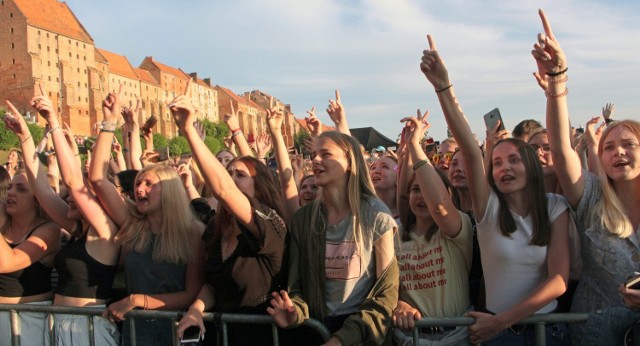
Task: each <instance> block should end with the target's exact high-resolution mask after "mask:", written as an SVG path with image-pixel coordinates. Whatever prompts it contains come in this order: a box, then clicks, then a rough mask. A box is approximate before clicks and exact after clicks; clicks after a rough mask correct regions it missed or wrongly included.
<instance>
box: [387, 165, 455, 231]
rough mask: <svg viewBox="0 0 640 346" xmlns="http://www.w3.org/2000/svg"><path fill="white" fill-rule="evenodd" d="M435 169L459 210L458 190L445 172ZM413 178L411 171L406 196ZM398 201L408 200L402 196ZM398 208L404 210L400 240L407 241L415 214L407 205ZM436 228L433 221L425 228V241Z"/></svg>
mask: <svg viewBox="0 0 640 346" xmlns="http://www.w3.org/2000/svg"><path fill="white" fill-rule="evenodd" d="M435 171H436V173H437V174H438V176H439V177H440V179H441V180H442V183H443V184H444V187H445V188H446V189H447V191H449V196H451V200H452V201H453V204H454V205H455V207H456V209H458V210H460V196H458V191H457V190H456V189H455V188H454V187H453V185H451V181H449V178H448V177H447V175H446V174H444V173H443V172H442V171H441V170H439V169H436V170H435ZM415 179H416V174H415V173H411V178H409V184H408V186H407V196H408V195H409V194H410V193H411V186H413V182H414V180H415ZM421 192H422V191H421ZM399 203H406V204H408V203H409V201H408V200H407V199H405V198H402V199H401V201H400V202H399ZM400 209H404V210H406V212H405V213H404V215H400V223H401V224H402V234H401V236H402V241H409V240H411V237H410V236H409V230H410V229H411V226H413V225H414V224H415V223H416V214H414V213H413V211H411V208H410V207H409V206H408V205H407V207H406V208H400ZM437 230H438V225H436V224H435V223H434V225H433V227H432V228H431V229H429V230H427V233H425V235H424V236H425V238H426V239H427V241H429V240H431V237H433V235H434V234H435V231H437Z"/></svg>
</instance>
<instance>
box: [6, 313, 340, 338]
mask: <svg viewBox="0 0 640 346" xmlns="http://www.w3.org/2000/svg"><path fill="white" fill-rule="evenodd" d="M0 311H9V312H10V314H11V344H12V345H13V346H20V332H21V331H20V326H19V323H18V318H19V316H18V312H38V313H47V314H49V317H48V321H49V331H50V332H49V333H50V338H51V340H52V343H53V344H55V341H54V340H55V339H54V338H53V328H52V327H53V315H54V314H70V315H85V316H100V315H101V314H102V312H103V311H104V309H96V308H81V307H70V306H42V305H27V304H0ZM126 317H127V320H126V321H125V323H129V327H130V330H131V335H130V337H131V344H132V345H136V335H135V320H136V319H143V318H152V319H169V320H171V321H173V323H172V328H173V340H172V344H173V345H180V340H178V338H177V336H176V328H177V326H178V320H180V318H181V317H182V312H180V311H161V310H132V311H130V312H129V313H127V315H126ZM203 319H204V321H205V322H214V323H221V324H222V344H223V345H224V346H227V345H228V344H229V341H228V331H227V324H229V323H238V324H271V326H272V332H273V344H274V345H279V337H278V328H277V326H276V325H275V324H274V323H273V319H272V318H271V316H269V315H249V314H229V313H205V314H204V318H203ZM87 321H88V324H89V343H88V345H91V346H94V345H95V340H94V333H93V319H92V318H88V319H87ZM303 325H304V326H306V327H309V328H311V329H312V330H314V331H315V332H317V333H318V334H319V335H320V336H321V337H322V339H323V340H324V341H328V340H329V339H330V338H331V333H330V332H329V330H328V329H327V327H325V326H324V325H323V324H322V323H320V322H319V321H317V320H314V319H309V320H307V321H305V322H304V323H303ZM2 337H4V336H2Z"/></svg>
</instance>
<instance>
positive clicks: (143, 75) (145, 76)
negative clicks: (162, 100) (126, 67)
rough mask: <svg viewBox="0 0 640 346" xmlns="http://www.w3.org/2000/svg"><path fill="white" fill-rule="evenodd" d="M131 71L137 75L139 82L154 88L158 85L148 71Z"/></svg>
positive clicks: (139, 69)
mask: <svg viewBox="0 0 640 346" xmlns="http://www.w3.org/2000/svg"><path fill="white" fill-rule="evenodd" d="M133 70H134V71H135V73H136V74H137V75H138V78H140V81H141V82H143V83H147V84H151V85H155V86H158V85H160V83H158V81H157V80H156V79H155V78H153V75H152V74H151V73H150V72H149V71H147V70H144V69H141V68H137V67H134V68H133Z"/></svg>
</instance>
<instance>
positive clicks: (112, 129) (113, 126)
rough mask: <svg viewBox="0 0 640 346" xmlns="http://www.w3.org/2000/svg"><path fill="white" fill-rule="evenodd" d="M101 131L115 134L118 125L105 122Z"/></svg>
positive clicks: (101, 125) (101, 126)
mask: <svg viewBox="0 0 640 346" xmlns="http://www.w3.org/2000/svg"><path fill="white" fill-rule="evenodd" d="M100 130H107V132H111V133H113V132H115V131H116V123H114V122H111V121H104V120H103V121H102V123H101V124H100Z"/></svg>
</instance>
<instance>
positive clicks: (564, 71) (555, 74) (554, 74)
mask: <svg viewBox="0 0 640 346" xmlns="http://www.w3.org/2000/svg"><path fill="white" fill-rule="evenodd" d="M567 71H569V68H568V67H565V68H564V70H561V71H558V72H547V76H549V77H555V76H559V75H561V74H563V73H566V72H567Z"/></svg>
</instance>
